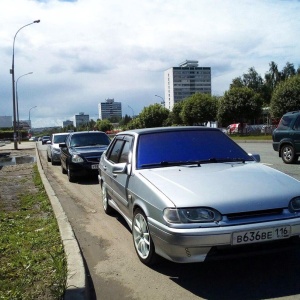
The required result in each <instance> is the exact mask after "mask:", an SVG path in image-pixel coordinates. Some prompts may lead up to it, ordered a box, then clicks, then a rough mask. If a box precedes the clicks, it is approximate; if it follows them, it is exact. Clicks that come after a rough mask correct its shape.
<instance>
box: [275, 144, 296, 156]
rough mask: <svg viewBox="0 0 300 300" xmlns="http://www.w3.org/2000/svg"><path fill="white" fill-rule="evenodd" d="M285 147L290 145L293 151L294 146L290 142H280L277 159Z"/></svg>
mask: <svg viewBox="0 0 300 300" xmlns="http://www.w3.org/2000/svg"><path fill="white" fill-rule="evenodd" d="M285 145H290V146H292V147H293V148H294V149H295V145H294V143H293V142H292V141H291V140H283V141H281V142H280V145H279V151H278V153H279V157H281V150H282V148H283V147H284V146H285Z"/></svg>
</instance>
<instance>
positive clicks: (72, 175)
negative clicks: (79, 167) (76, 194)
mask: <svg viewBox="0 0 300 300" xmlns="http://www.w3.org/2000/svg"><path fill="white" fill-rule="evenodd" d="M67 173H68V179H69V182H74V180H75V176H74V174H73V172H72V171H71V170H70V166H69V165H68V169H67Z"/></svg>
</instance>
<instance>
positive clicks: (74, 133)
mask: <svg viewBox="0 0 300 300" xmlns="http://www.w3.org/2000/svg"><path fill="white" fill-rule="evenodd" d="M82 133H85V134H89V133H90V134H92V133H101V134H103V133H104V134H106V133H105V132H103V131H76V132H69V134H70V135H77V134H82Z"/></svg>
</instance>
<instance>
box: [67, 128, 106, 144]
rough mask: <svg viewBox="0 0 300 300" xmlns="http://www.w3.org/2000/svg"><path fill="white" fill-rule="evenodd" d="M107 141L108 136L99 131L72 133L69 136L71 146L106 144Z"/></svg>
mask: <svg viewBox="0 0 300 300" xmlns="http://www.w3.org/2000/svg"><path fill="white" fill-rule="evenodd" d="M109 143H110V139H109V137H108V136H107V135H106V134H105V133H100V132H98V133H96V132H95V133H82V134H74V135H73V136H72V138H71V147H85V146H107V145H109Z"/></svg>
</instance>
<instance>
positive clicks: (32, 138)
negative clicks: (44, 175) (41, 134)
mask: <svg viewBox="0 0 300 300" xmlns="http://www.w3.org/2000/svg"><path fill="white" fill-rule="evenodd" d="M37 140H38V137H36V136H32V137H31V138H30V139H29V141H31V142H36V141H37Z"/></svg>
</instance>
